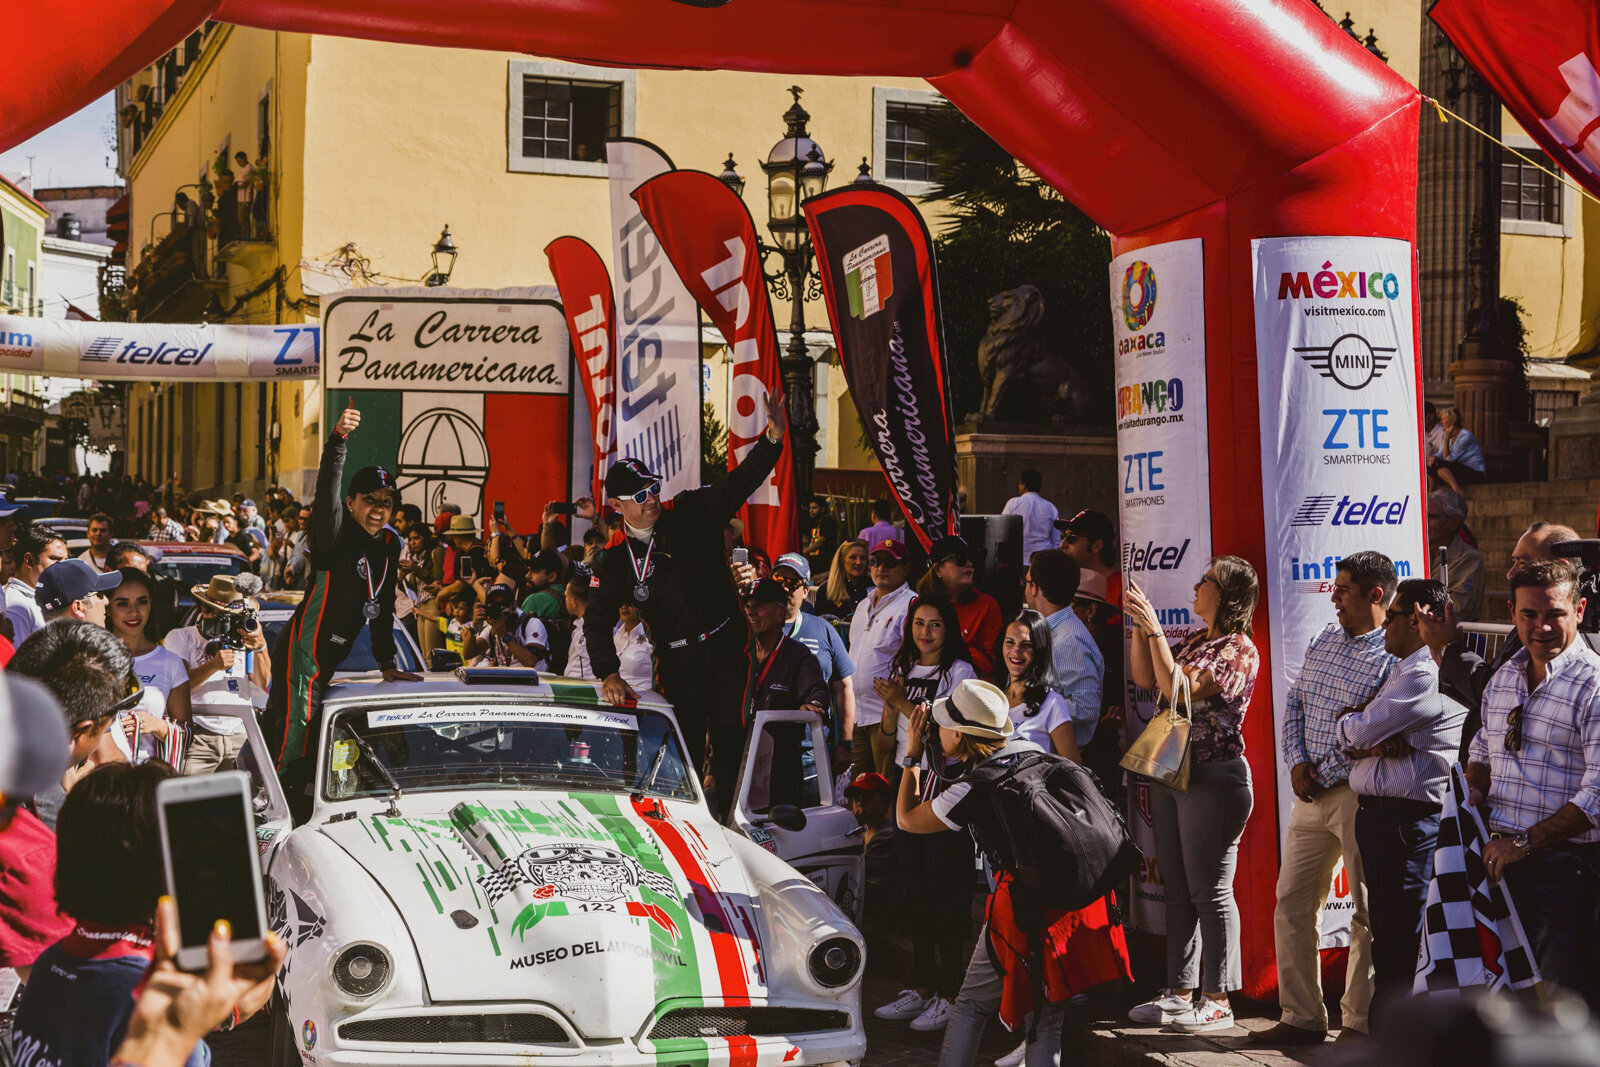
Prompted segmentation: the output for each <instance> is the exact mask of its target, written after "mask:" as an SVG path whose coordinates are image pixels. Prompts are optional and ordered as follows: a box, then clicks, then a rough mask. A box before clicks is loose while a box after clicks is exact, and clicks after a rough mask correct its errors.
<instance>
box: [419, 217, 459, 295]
mask: <svg viewBox="0 0 1600 1067" xmlns="http://www.w3.org/2000/svg"><path fill="white" fill-rule="evenodd" d="M455 269H456V243H455V241H454V240H453V239H451V237H450V226H449V225H448V224H446V225H445V228H444V232H443V233H441V234H439V239H438V240H437V241H435V242H434V243H433V270H432V271H431V272H429V274H428V276H427V277H426V278H424V279H423V280H422V283H423V284H424V285H428V286H439V285H447V284H449V282H450V272H451V271H453V270H455Z"/></svg>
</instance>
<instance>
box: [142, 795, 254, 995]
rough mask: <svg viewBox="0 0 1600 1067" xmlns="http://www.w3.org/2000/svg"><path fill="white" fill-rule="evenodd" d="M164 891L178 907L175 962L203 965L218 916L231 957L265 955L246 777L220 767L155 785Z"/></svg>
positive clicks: (183, 966) (246, 959) (192, 967)
mask: <svg viewBox="0 0 1600 1067" xmlns="http://www.w3.org/2000/svg"><path fill="white" fill-rule="evenodd" d="M156 812H157V815H158V816H159V818H160V820H161V853H162V860H163V862H164V863H165V864H166V869H167V892H168V893H169V894H171V896H172V900H173V903H175V904H176V905H177V908H178V930H179V932H180V934H181V941H182V946H181V947H180V948H179V949H178V960H177V963H178V967H179V969H180V970H185V971H204V970H205V969H206V962H207V961H206V957H207V944H208V942H209V941H210V939H211V930H212V927H214V926H215V925H216V923H217V920H218V919H226V920H228V924H229V925H230V926H231V927H232V929H233V960H234V962H235V963H254V962H256V961H257V960H260V959H262V958H264V957H265V956H266V944H265V943H264V941H263V940H262V939H263V938H264V937H265V936H266V932H267V916H266V906H265V903H264V901H263V900H262V895H261V866H260V863H259V862H258V861H257V858H256V831H255V818H254V816H253V815H252V814H251V812H250V777H249V775H247V774H245V773H244V772H243V771H225V772H222V773H220V774H206V775H200V776H197V777H193V778H168V779H167V780H166V781H164V782H162V783H161V784H160V785H159V786H157V787H156Z"/></svg>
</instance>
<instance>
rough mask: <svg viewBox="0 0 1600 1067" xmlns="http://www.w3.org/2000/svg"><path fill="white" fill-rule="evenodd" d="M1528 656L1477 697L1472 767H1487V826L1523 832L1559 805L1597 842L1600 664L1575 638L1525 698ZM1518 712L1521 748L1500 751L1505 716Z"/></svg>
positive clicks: (1522, 654) (1582, 838)
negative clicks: (1479, 708) (1584, 821)
mask: <svg viewBox="0 0 1600 1067" xmlns="http://www.w3.org/2000/svg"><path fill="white" fill-rule="evenodd" d="M1527 668H1528V650H1527V649H1526V648H1524V649H1520V650H1518V652H1517V654H1516V655H1514V656H1512V657H1511V658H1510V659H1509V660H1507V661H1506V664H1505V666H1503V667H1501V668H1500V669H1499V670H1498V671H1496V672H1495V675H1494V677H1493V678H1491V679H1489V685H1488V687H1487V688H1486V689H1485V690H1484V691H1483V728H1482V729H1480V730H1479V731H1478V733H1477V736H1475V737H1474V738H1473V739H1472V748H1471V750H1470V752H1471V760H1472V762H1473V763H1484V764H1487V765H1488V767H1489V796H1488V798H1487V800H1488V806H1489V825H1490V827H1491V828H1492V829H1495V830H1527V829H1529V828H1531V827H1532V826H1533V824H1534V823H1537V822H1542V821H1544V820H1545V819H1548V818H1549V817H1550V816H1552V815H1554V814H1555V813H1556V811H1557V810H1558V809H1559V808H1560V807H1561V806H1562V805H1563V804H1575V805H1577V806H1578V807H1579V808H1580V809H1581V810H1582V811H1583V813H1584V814H1585V815H1587V816H1589V822H1590V824H1591V829H1590V830H1589V832H1588V833H1585V834H1580V835H1578V836H1576V837H1573V838H1571V840H1573V841H1578V842H1585V843H1587V842H1593V841H1600V828H1594V827H1596V826H1597V825H1600V656H1597V655H1595V653H1594V652H1593V651H1592V650H1591V649H1590V648H1589V646H1588V645H1587V644H1586V643H1585V642H1584V640H1583V638H1582V637H1581V636H1580V637H1578V638H1576V639H1575V640H1574V641H1573V642H1572V644H1570V645H1568V646H1567V648H1566V651H1564V652H1562V653H1561V655H1559V656H1557V657H1556V658H1555V659H1553V660H1551V661H1550V664H1549V666H1548V667H1546V668H1545V677H1544V681H1543V682H1541V683H1540V684H1539V687H1538V688H1537V689H1535V690H1534V691H1533V692H1532V693H1529V692H1528V669H1527ZM1519 705H1520V706H1521V707H1522V747H1521V748H1520V749H1519V750H1518V751H1516V752H1507V751H1506V733H1507V731H1508V730H1509V728H1510V724H1509V721H1508V720H1509V719H1510V716H1511V712H1512V710H1513V709H1515V708H1516V707H1518V706H1519Z"/></svg>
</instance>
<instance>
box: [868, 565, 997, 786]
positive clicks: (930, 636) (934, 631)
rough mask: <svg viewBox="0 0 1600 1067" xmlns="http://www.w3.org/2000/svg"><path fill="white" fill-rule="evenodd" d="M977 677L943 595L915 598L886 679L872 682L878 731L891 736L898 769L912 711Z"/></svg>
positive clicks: (952, 609)
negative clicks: (879, 713)
mask: <svg viewBox="0 0 1600 1067" xmlns="http://www.w3.org/2000/svg"><path fill="white" fill-rule="evenodd" d="M975 677H977V674H976V672H975V671H973V669H972V663H971V662H970V660H969V659H968V653H967V643H966V641H964V640H962V637H961V621H960V620H959V619H958V618H957V617H956V608H955V605H954V604H953V603H951V601H950V598H949V597H947V596H944V595H943V594H938V593H935V594H929V595H928V596H924V597H919V598H918V599H917V601H916V602H915V603H914V604H913V605H912V607H911V612H910V614H908V615H907V616H906V626H905V633H904V635H903V636H902V637H901V640H900V651H899V652H897V653H895V657H894V664H893V666H892V667H891V669H890V676H889V677H888V678H874V679H873V681H872V688H873V690H874V691H875V692H876V693H877V694H878V696H880V697H882V698H883V718H882V720H880V721H879V723H878V729H880V730H882V731H883V732H884V733H885V734H893V735H894V736H895V747H894V761H895V763H896V765H900V761H901V760H903V759H905V755H906V738H907V736H908V734H909V730H910V724H911V712H912V711H913V710H915V709H916V706H917V705H918V704H929V705H931V704H932V703H933V702H934V701H935V700H938V699H939V698H940V697H946V696H949V695H950V690H952V689H954V688H955V687H956V686H957V685H960V684H961V683H962V682H964V681H966V680H967V679H968V678H975Z"/></svg>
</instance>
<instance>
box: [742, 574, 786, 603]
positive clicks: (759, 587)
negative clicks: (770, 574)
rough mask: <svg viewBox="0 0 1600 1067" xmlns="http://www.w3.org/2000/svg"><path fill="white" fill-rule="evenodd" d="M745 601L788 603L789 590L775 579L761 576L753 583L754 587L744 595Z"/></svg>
mask: <svg viewBox="0 0 1600 1067" xmlns="http://www.w3.org/2000/svg"><path fill="white" fill-rule="evenodd" d="M744 599H745V603H747V604H749V603H755V604H785V605H786V604H788V603H789V590H787V589H785V588H784V587H783V586H782V585H781V584H779V583H778V582H777V581H776V580H775V579H772V578H763V579H761V580H760V581H759V582H757V583H756V584H755V588H753V589H751V590H750V592H748V593H746V594H745V595H744Z"/></svg>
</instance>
